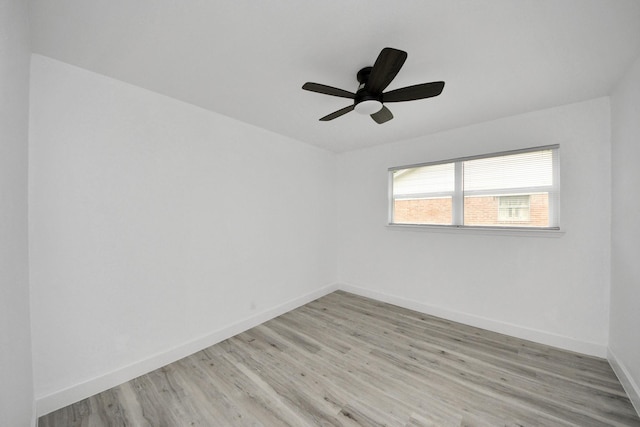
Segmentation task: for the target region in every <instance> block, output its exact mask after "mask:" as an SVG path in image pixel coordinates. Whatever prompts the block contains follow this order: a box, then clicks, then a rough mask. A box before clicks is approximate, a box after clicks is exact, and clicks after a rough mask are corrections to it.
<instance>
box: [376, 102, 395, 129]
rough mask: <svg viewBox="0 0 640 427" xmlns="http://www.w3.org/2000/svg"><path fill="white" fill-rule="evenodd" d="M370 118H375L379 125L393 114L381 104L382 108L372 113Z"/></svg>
mask: <svg viewBox="0 0 640 427" xmlns="http://www.w3.org/2000/svg"><path fill="white" fill-rule="evenodd" d="M371 118H372V119H373V120H375V122H376V123H377V124H379V125H381V124H383V123H384V122H388V121H389V120H391V119H393V114H391V111H389V109H388V108H387V107H385V106H384V105H383V106H382V110H380V111H378V112H377V113H373V114H372V115H371Z"/></svg>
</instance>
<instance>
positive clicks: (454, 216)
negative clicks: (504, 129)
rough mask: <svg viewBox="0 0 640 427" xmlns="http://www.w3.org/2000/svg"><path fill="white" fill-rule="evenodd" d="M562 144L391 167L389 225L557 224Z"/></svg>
mask: <svg viewBox="0 0 640 427" xmlns="http://www.w3.org/2000/svg"><path fill="white" fill-rule="evenodd" d="M558 165H559V160H558V146H551V147H541V148H535V149H530V150H520V151H515V152H508V153H498V154H491V155H486V156H476V157H468V158H461V159H453V160H448V161H444V162H437V163H425V164H420V165H415V166H405V167H397V168H391V169H389V173H390V179H389V182H390V195H391V201H390V209H389V212H390V224H413V225H448V226H455V227H465V226H471V227H518V228H546V229H558V223H559V215H558V210H559V209H558V207H559V194H560V188H559V176H560V174H559V169H558V168H559V167H558Z"/></svg>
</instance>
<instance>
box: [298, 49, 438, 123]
mask: <svg viewBox="0 0 640 427" xmlns="http://www.w3.org/2000/svg"><path fill="white" fill-rule="evenodd" d="M406 59H407V52H404V51H402V50H398V49H393V48H390V47H385V48H384V49H382V51H381V52H380V55H378V59H376V62H375V63H374V64H373V67H365V68H363V69H362V70H360V71H358V74H357V75H356V78H357V79H358V82H359V83H360V85H359V86H358V90H357V91H356V93H353V92H349V91H347V90H343V89H338V88H336V87H332V86H327V85H323V84H320V83H311V82H307V83H305V84H304V85H303V86H302V89H304V90H309V91H311V92H318V93H323V94H325V95H332V96H339V97H342V98H349V99H353V105H349V106H348V107H344V108H342V109H340V110H338V111H334V112H333V113H331V114H328V115H326V116H324V117H322V118H321V119H320V121H323V122H327V121H329V120H333V119H335V118H338V117H340V116H342V115H344V114H347V113H348V112H349V111H352V110H356V112H358V113H361V114H369V115H371V118H372V119H373V120H374V121H375V122H376V123H378V124H382V123H385V122H388V121H389V120H391V119H393V114H391V111H389V109H388V108H387V107H386V106H385V105H384V104H386V103H388V102H403V101H414V100H417V99H424V98H431V97H432V96H438V95H440V93H442V89H443V88H444V82H431V83H422V84H417V85H413V86H407V87H403V88H400V89H395V90H392V91H389V92H385V93H383V92H382V91H383V90H385V89H386V87H387V86H389V84H390V83H391V81H392V80H393V79H394V78H395V77H396V75H397V74H398V72H399V71H400V68H402V65H403V64H404V61H406Z"/></svg>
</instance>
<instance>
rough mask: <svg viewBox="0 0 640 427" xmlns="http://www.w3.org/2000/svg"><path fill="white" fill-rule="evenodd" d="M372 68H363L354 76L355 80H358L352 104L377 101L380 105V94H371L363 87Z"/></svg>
mask: <svg viewBox="0 0 640 427" xmlns="http://www.w3.org/2000/svg"><path fill="white" fill-rule="evenodd" d="M372 68H373V67H364V68H363V69H361V70H360V71H358V74H356V78H357V79H358V83H360V86H358V91H357V92H356V96H355V97H354V104H355V105H358V104H360V103H361V102H363V101H378V102H380V103H382V94H373V93H371V92H368V91H367V90H365V88H364V86H365V84H366V83H367V81H368V80H369V74H371V70H372Z"/></svg>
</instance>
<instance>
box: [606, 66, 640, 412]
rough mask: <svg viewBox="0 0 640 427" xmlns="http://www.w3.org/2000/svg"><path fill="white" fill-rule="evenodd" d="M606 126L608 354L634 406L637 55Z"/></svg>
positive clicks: (637, 373)
mask: <svg viewBox="0 0 640 427" xmlns="http://www.w3.org/2000/svg"><path fill="white" fill-rule="evenodd" d="M611 131H612V159H611V161H612V189H613V191H612V232H611V242H612V253H611V256H612V263H611V264H612V267H611V268H612V279H611V317H610V328H611V329H610V332H609V334H610V336H609V348H610V351H611V354H610V357H609V359H610V360H611V362H612V365H613V366H614V368H615V369H616V373H618V376H619V377H620V379H621V380H622V381H623V384H624V385H625V386H626V387H625V388H626V390H627V392H628V394H629V395H630V396H631V398H632V401H633V402H634V404H635V407H636V409H637V410H638V412H640V262H639V261H640V221H639V218H640V198H638V188H639V185H640V169H639V168H638V161H639V160H640V59H638V60H636V62H635V63H634V64H633V66H632V67H631V69H630V70H629V71H628V73H627V74H626V76H625V77H624V78H623V79H622V80H621V82H620V83H619V84H618V86H617V88H616V89H615V91H614V92H613V94H612V96H611Z"/></svg>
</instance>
